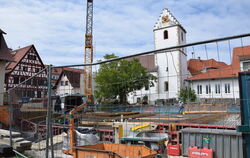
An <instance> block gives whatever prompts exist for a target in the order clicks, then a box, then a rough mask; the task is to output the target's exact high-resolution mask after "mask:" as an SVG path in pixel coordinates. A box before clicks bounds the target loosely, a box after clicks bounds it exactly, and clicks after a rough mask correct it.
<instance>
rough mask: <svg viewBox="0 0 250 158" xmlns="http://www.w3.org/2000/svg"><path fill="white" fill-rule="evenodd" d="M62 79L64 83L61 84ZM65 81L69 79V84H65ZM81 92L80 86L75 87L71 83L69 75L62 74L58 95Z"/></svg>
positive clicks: (57, 90) (57, 89) (57, 88)
mask: <svg viewBox="0 0 250 158" xmlns="http://www.w3.org/2000/svg"><path fill="white" fill-rule="evenodd" d="M61 81H63V82H64V85H61ZM65 81H68V85H65ZM77 93H80V88H74V87H72V85H71V84H70V82H69V80H68V78H67V76H65V75H64V76H62V78H61V80H60V81H59V83H58V85H57V87H56V95H64V94H77Z"/></svg>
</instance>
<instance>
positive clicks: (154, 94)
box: [127, 72, 159, 104]
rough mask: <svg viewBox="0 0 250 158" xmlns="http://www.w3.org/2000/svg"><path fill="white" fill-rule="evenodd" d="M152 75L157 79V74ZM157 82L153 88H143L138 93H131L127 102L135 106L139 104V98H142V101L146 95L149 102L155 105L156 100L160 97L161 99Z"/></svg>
mask: <svg viewBox="0 0 250 158" xmlns="http://www.w3.org/2000/svg"><path fill="white" fill-rule="evenodd" d="M150 74H152V75H154V76H156V77H157V72H152V73H150ZM157 82H158V81H157ZM157 82H154V86H153V87H150V86H149V89H148V90H145V88H142V89H141V90H137V91H134V92H131V93H129V95H128V97H127V101H128V102H129V103H130V104H133V103H136V102H137V98H140V99H141V100H142V99H143V97H144V96H145V95H147V96H148V100H149V102H150V103H152V104H153V103H154V101H155V100H156V99H158V97H159V96H158V83H157Z"/></svg>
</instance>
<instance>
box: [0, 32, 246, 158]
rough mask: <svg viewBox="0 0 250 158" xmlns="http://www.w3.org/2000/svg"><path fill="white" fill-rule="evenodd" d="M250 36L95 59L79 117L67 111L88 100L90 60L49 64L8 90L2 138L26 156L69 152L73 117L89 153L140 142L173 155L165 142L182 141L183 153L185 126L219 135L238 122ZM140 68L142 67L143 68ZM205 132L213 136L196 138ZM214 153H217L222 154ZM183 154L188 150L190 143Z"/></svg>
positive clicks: (153, 150)
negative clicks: (241, 77)
mask: <svg viewBox="0 0 250 158" xmlns="http://www.w3.org/2000/svg"><path fill="white" fill-rule="evenodd" d="M249 36H250V34H246V35H239V36H232V37H226V38H221V39H215V40H208V41H201V42H196V43H191V44H184V45H180V46H173V47H169V48H166V49H161V50H154V51H150V52H143V53H140V54H136V55H130V56H126V57H120V58H114V59H107V60H103V61H100V62H96V63H93V64H92V65H91V66H92V71H93V73H92V76H93V81H92V88H93V96H94V101H93V103H92V104H89V105H88V106H86V107H84V108H83V109H82V110H79V111H78V112H77V113H74V116H72V115H70V111H72V110H73V109H74V108H76V107H79V106H80V105H82V104H83V103H85V102H86V96H85V95H84V91H83V90H84V67H85V66H86V65H83V64H79V65H65V66H51V65H49V66H47V67H46V68H45V69H43V70H41V71H40V72H38V73H36V74H30V77H29V78H23V79H20V80H19V81H18V82H17V81H15V82H14V79H13V85H9V88H8V89H6V93H5V94H4V96H5V97H4V98H5V105H6V106H2V107H0V108H1V109H0V110H1V111H2V116H1V117H0V119H1V120H0V121H1V129H0V130H1V135H3V137H1V138H0V140H1V142H4V143H5V144H10V145H11V146H13V148H14V149H15V150H16V151H18V152H20V153H22V154H23V155H26V156H28V157H72V151H71V150H72V149H71V146H70V127H71V125H72V121H71V118H72V117H73V118H74V121H73V123H74V129H75V132H76V133H77V136H76V138H75V141H76V142H77V143H76V146H77V147H83V148H84V146H85V148H84V150H83V149H82V150H80V149H79V152H80V151H81V152H83V153H84V151H85V152H86V153H84V154H86V155H85V157H87V155H88V154H89V153H87V151H88V150H87V149H86V148H89V150H90V148H91V149H93V148H94V147H93V148H92V146H91V145H94V144H96V143H104V144H105V143H109V144H110V143H111V144H119V143H120V144H123V145H142V146H146V147H147V150H146V149H145V150H144V149H142V148H141V149H140V152H142V151H143V152H145V153H146V151H147V152H148V150H150V152H149V154H148V155H152V154H156V153H157V154H159V155H163V156H165V155H167V154H171V152H172V151H171V150H170V149H168V145H174V146H177V147H178V146H179V148H180V151H179V154H178V155H182V151H181V144H183V143H187V142H182V141H184V140H186V139H182V138H181V130H182V129H184V128H202V129H203V128H206V129H218V130H221V129H222V131H221V132H218V131H217V133H220V134H221V135H222V136H223V135H226V132H223V130H225V131H226V130H236V126H238V125H241V116H240V101H241V100H240V88H239V83H238V73H239V72H244V71H249V69H250V67H249V65H250V62H249V61H250V58H249V56H250V46H248V45H250V40H249V39H250V38H249ZM134 59H135V60H134ZM123 61H125V62H123ZM132 62H134V63H132ZM141 65H142V67H143V68H141V69H139V70H138V67H140V66H141ZM58 70H60V71H61V74H60V75H59V76H55V74H54V73H53V72H54V71H58ZM116 70H117V72H116ZM137 71H138V72H137ZM145 72H146V73H145ZM55 78H56V79H55ZM14 83H15V84H14ZM191 131H192V130H191ZM185 132H187V131H185ZM185 134H186V133H185ZM236 135H237V136H238V134H236ZM205 137H209V135H206V136H204V137H203V136H201V137H199V139H204V138H205ZM149 138H152V139H149ZM95 139H96V140H95ZM197 139H198V138H197ZM93 140H95V141H93ZM211 143H215V142H209V143H207V144H206V143H203V144H198V145H197V144H195V145H196V146H199V148H203V147H205V146H203V145H204V144H206V147H210V146H211V148H212V149H213V145H210V144H211ZM86 145H88V146H87V147H86ZM185 145H186V144H185ZM185 145H183V146H185ZM76 146H74V147H76ZM185 147H186V146H185ZM104 148H108V150H109V151H110V152H114V153H115V154H118V155H119V154H120V155H122V156H121V157H126V154H128V153H124V152H122V151H121V152H119V150H123V149H124V147H121V148H120V149H119V147H115V146H112V145H110V146H109V145H103V146H102V147H101V146H98V151H103V150H105V149H104ZM114 149H115V150H116V151H114ZM75 150H77V149H75ZM75 150H73V151H75ZM131 150H136V151H134V156H133V155H132V156H131V155H130V157H138V155H136V154H138V152H137V150H139V149H135V148H133V149H131ZM216 150H218V149H217V148H216V149H215V148H214V149H213V153H214V157H218V156H217V152H219V151H216ZM183 151H185V154H186V153H187V152H186V151H187V149H186V148H185V149H183ZM239 152H242V151H239ZM84 154H83V155H84ZM92 156H96V155H92ZM96 157H98V154H97V156H96ZM139 157H143V156H139Z"/></svg>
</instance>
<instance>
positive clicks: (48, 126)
mask: <svg viewBox="0 0 250 158" xmlns="http://www.w3.org/2000/svg"><path fill="white" fill-rule="evenodd" d="M51 70H52V65H49V66H48V93H47V98H48V104H47V118H46V129H47V130H46V158H48V157H49V139H50V145H51V157H52V158H54V150H53V131H52V122H51V108H52V106H51V95H52V93H51Z"/></svg>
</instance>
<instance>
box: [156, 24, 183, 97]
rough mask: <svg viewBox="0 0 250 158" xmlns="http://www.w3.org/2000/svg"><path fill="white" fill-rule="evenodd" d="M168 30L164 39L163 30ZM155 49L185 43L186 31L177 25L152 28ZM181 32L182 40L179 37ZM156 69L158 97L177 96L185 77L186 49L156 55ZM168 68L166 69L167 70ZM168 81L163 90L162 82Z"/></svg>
mask: <svg viewBox="0 0 250 158" xmlns="http://www.w3.org/2000/svg"><path fill="white" fill-rule="evenodd" d="M165 30H167V31H168V39H164V38H163V37H164V35H163V34H164V33H163V32H164V31H165ZM154 33H155V36H154V38H155V49H162V48H167V47H171V46H176V45H180V44H185V43H186V33H185V32H184V30H182V29H181V27H180V26H179V25H173V26H168V27H165V28H164V27H163V28H161V29H156V30H154ZM181 33H182V34H183V40H182V38H181ZM155 63H157V66H158V67H159V70H158V75H159V76H158V78H159V79H158V81H159V82H158V87H159V97H158V99H169V98H177V96H178V92H179V90H180V89H181V88H182V87H183V86H184V84H183V83H184V80H185V79H186V78H187V73H188V71H187V56H186V49H181V50H175V51H168V52H165V53H161V54H157V55H156V62H155ZM167 69H168V71H167ZM166 81H168V83H169V91H168V92H166V91H165V90H164V82H166Z"/></svg>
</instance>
